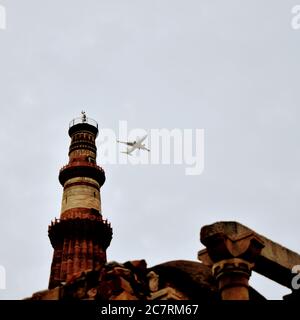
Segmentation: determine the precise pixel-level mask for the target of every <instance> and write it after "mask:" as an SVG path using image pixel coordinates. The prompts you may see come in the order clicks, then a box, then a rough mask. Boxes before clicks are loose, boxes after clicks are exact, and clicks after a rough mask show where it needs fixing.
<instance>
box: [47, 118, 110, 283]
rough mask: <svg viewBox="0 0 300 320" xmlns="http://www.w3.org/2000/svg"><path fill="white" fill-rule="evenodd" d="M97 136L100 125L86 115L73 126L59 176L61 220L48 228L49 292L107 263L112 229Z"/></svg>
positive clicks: (52, 223) (74, 122)
mask: <svg viewBox="0 0 300 320" xmlns="http://www.w3.org/2000/svg"><path fill="white" fill-rule="evenodd" d="M97 135H98V124H97V122H96V121H94V120H92V119H89V118H87V117H86V115H85V113H84V112H83V113H82V117H81V118H76V119H74V120H72V121H71V123H70V126H69V136H70V137H71V144H70V148H69V163H68V164H67V165H66V166H64V167H63V168H62V169H61V170H60V173H59V182H60V183H61V185H62V186H63V188H64V191H63V198H62V205H61V214H60V219H55V221H53V222H51V226H49V238H50V241H51V244H52V246H53V248H54V254H53V260H52V265H51V274H50V281H49V289H51V288H54V287H56V286H59V285H60V284H61V283H62V282H66V281H68V280H69V279H70V278H72V276H73V275H74V274H78V273H80V272H82V271H85V270H91V269H99V268H101V266H103V265H104V264H105V263H106V249H107V248H108V246H109V244H110V241H111V239H112V229H111V227H110V224H109V223H108V222H107V221H106V220H103V218H102V214H101V200H100V199H101V197H100V188H101V187H102V185H103V184H104V182H105V173H104V170H103V169H102V168H101V167H99V166H97V164H96V156H97V147H96V144H95V140H96V137H97Z"/></svg>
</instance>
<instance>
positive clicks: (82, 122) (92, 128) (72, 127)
mask: <svg viewBox="0 0 300 320" xmlns="http://www.w3.org/2000/svg"><path fill="white" fill-rule="evenodd" d="M78 131H89V132H92V133H93V134H95V136H97V135H98V132H99V129H98V123H97V121H95V120H94V119H91V118H88V117H87V116H86V113H85V112H84V111H82V112H81V117H78V118H75V119H73V120H72V121H71V122H70V124H69V136H70V137H72V136H73V135H74V133H76V132H78Z"/></svg>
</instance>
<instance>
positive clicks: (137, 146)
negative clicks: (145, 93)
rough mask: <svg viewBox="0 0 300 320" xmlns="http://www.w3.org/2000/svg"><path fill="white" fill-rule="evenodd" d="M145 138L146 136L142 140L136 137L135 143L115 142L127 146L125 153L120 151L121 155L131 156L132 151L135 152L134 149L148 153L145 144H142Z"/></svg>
mask: <svg viewBox="0 0 300 320" xmlns="http://www.w3.org/2000/svg"><path fill="white" fill-rule="evenodd" d="M146 138H147V134H146V135H145V136H144V137H142V138H139V137H137V139H136V140H135V141H133V142H130V141H129V142H125V141H119V140H117V142H118V143H124V144H126V145H127V146H129V147H127V151H121V153H125V154H128V155H132V152H133V151H134V150H136V149H138V150H145V151H148V152H150V150H149V149H147V148H146V147H145V144H143V143H142V142H143V141H144V140H145V139H146Z"/></svg>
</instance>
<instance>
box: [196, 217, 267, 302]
mask: <svg viewBox="0 0 300 320" xmlns="http://www.w3.org/2000/svg"><path fill="white" fill-rule="evenodd" d="M200 239H201V242H202V243H203V244H204V245H205V246H206V249H205V250H202V251H200V252H199V254H198V257H199V260H200V261H202V262H203V263H204V264H206V265H209V266H211V268H212V274H213V276H214V277H215V279H216V281H217V283H218V288H219V292H220V296H221V299H222V300H249V290H248V288H249V285H248V282H249V278H250V276H251V271H252V269H253V267H254V265H255V260H256V258H257V257H258V256H259V254H260V252H261V250H262V249H263V247H264V243H263V241H262V240H261V239H260V238H259V237H258V235H257V234H256V233H255V232H252V231H251V232H248V233H245V232H242V233H240V232H238V228H237V223H236V222H218V223H215V224H212V225H209V226H205V227H203V228H202V229H201V235H200Z"/></svg>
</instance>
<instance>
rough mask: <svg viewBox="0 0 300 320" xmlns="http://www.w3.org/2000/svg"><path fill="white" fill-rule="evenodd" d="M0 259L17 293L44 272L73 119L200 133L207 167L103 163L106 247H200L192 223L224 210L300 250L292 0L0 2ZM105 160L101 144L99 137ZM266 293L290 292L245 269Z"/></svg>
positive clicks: (7, 294)
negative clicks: (2, 11)
mask: <svg viewBox="0 0 300 320" xmlns="http://www.w3.org/2000/svg"><path fill="white" fill-rule="evenodd" d="M0 4H2V5H4V6H5V7H6V11H7V29H6V30H0V108H1V126H0V147H1V158H0V174H1V180H0V194H1V205H0V208H1V210H0V265H3V266H4V267H5V268H6V272H7V290H0V299H20V298H25V297H27V296H30V295H31V294H32V293H33V292H36V291H39V290H43V289H46V288H47V286H48V280H49V274H50V264H51V260H52V247H51V245H50V242H49V239H48V236H47V229H48V224H49V223H50V221H51V220H52V219H54V218H55V217H59V213H60V204H61V196H62V187H61V186H60V184H59V182H58V178H57V177H58V172H59V169H60V168H61V167H62V166H63V165H64V164H66V163H67V161H68V157H67V153H68V147H69V142H70V141H69V137H68V134H67V130H68V123H69V121H70V120H71V119H72V118H74V117H77V116H78V115H79V113H80V111H81V110H82V109H85V110H86V111H87V114H88V116H90V117H92V118H94V119H96V120H97V121H98V122H99V125H100V127H101V128H111V129H114V130H116V132H117V129H118V125H119V120H127V121H128V126H129V129H131V128H132V129H133V128H144V129H146V130H150V129H152V128H168V129H170V130H171V129H173V128H180V129H185V128H190V129H196V128H199V129H204V131H205V168H204V171H203V173H202V175H198V176H186V175H185V173H184V166H182V165H154V166H151V165H148V166H146V165H145V166H131V165H118V164H116V165H105V167H104V169H105V171H106V177H107V181H106V183H105V185H104V186H103V188H102V190H101V194H102V203H103V215H104V216H105V217H106V218H108V219H109V220H110V221H111V223H112V226H113V231H114V237H113V240H112V243H111V246H110V247H109V249H108V252H107V254H108V260H116V261H119V262H125V261H127V260H133V259H146V260H147V262H148V265H149V266H152V265H155V264H158V263H162V262H165V261H169V260H175V259H188V260H194V261H197V252H198V250H199V249H202V248H203V247H202V245H201V244H200V241H199V232H200V228H201V226H203V225H206V224H210V223H213V222H216V221H220V220H235V221H238V222H241V223H243V224H245V225H246V226H248V227H250V228H252V229H254V230H256V231H257V232H258V233H261V234H263V235H264V236H266V237H268V238H270V239H272V240H274V241H276V242H279V243H281V244H282V245H284V246H287V247H288V248H290V249H292V250H295V251H297V250H299V243H300V238H299V225H300V218H299V210H300V203H299V194H300V171H299V164H300V150H299V137H300V131H299V116H300V110H299V92H300V83H299V74H300V63H299V62H300V61H299V59H300V58H299V57H300V46H299V44H300V30H298V31H296V30H293V29H292V28H291V26H290V21H291V18H292V15H291V8H292V7H293V6H294V5H295V4H297V1H296V0H293V1H290V0H284V1H283V0H282V1H280V0H276V1H275V0H263V1H262V0H244V1H240V0H235V1H234V0H227V1H224V0H201V1H200V0H188V1H182V0H181V1H179V0H147V1H146V0H109V1H108V0H107V1H102V0H88V1H78V0H76V1H74V0H72V1H71V0H59V1H58V0H51V1H50V0H43V1H38V0H27V1H20V0H18V1H17V0H9V1H8V0H0ZM98 148H99V149H98V150H99V153H98V163H99V164H101V145H99V144H98ZM251 284H252V285H253V286H254V287H255V288H256V289H257V290H259V291H260V292H261V293H263V294H264V295H265V296H267V297H268V298H280V297H281V296H282V295H283V294H286V293H287V292H288V290H286V289H285V288H283V287H280V286H278V285H276V284H275V283H273V282H271V281H269V280H266V279H264V278H262V277H258V276H255V275H254V276H253V277H252V279H251Z"/></svg>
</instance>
